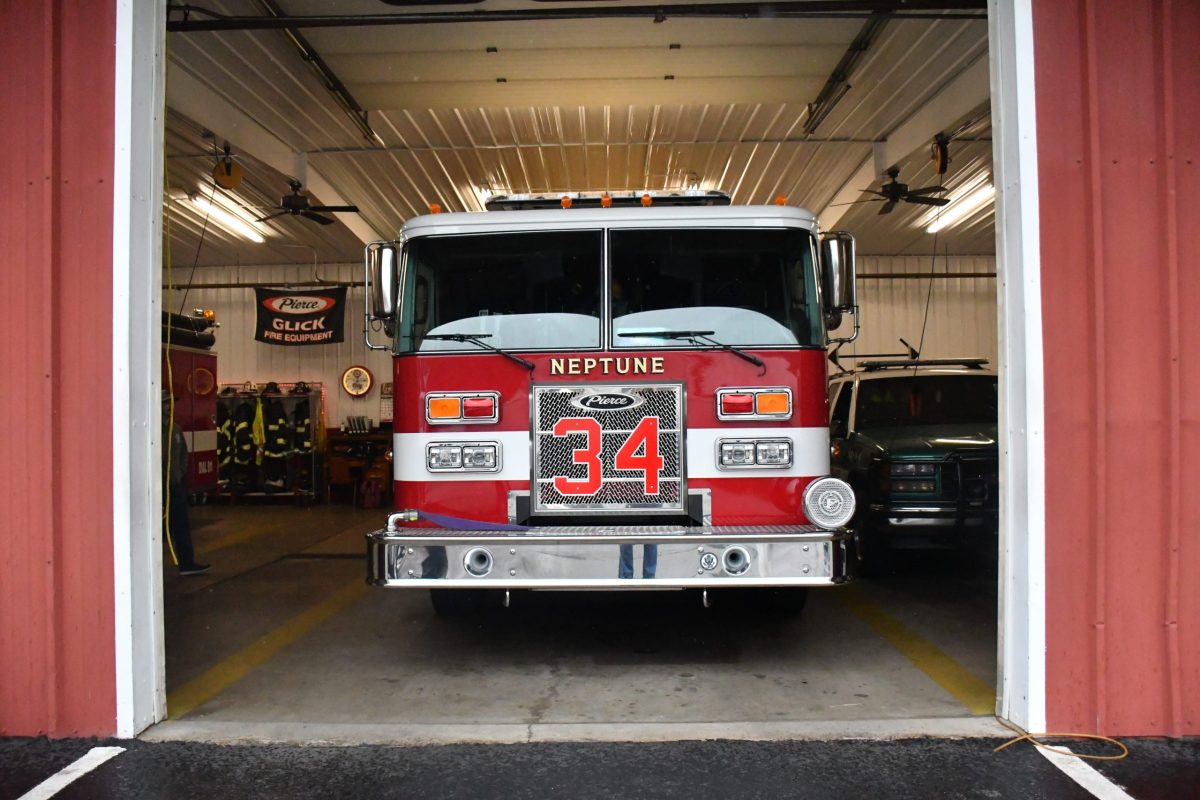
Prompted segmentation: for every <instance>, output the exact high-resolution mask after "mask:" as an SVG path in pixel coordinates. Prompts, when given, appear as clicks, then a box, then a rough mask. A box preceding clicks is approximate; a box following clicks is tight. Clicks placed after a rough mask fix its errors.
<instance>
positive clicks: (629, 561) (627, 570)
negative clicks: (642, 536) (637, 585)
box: [617, 544, 633, 578]
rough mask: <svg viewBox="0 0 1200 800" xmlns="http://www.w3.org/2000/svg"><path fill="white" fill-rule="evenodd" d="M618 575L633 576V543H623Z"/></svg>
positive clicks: (623, 576)
mask: <svg viewBox="0 0 1200 800" xmlns="http://www.w3.org/2000/svg"><path fill="white" fill-rule="evenodd" d="M617 577H618V578H632V577H633V545H631V544H623V545H621V560H620V562H619V563H618V564H617Z"/></svg>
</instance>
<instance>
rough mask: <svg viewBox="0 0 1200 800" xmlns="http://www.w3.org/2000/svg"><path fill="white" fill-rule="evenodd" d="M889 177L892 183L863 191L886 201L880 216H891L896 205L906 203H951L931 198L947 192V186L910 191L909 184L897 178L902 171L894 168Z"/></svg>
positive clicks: (940, 198) (925, 187) (888, 172)
mask: <svg viewBox="0 0 1200 800" xmlns="http://www.w3.org/2000/svg"><path fill="white" fill-rule="evenodd" d="M887 175H888V177H889V178H891V181H890V182H888V183H885V184H883V185H882V186H880V187H879V188H878V189H862V190H861V191H864V192H869V193H870V194H877V195H879V198H880V199H882V200H883V201H884V203H883V207H882V208H880V209H879V213H880V214H890V213H892V209H893V208H895V207H896V204H897V203H899V202H901V201H904V202H905V203H919V204H920V205H925V206H944V205H946V204H947V203H949V202H950V199H949V198H947V197H930V196H929V195H931V194H938V193H941V192H944V191H946V187H945V186H922V187H921V188H920V189H910V188H908V185H907V184H904V183H900V181H899V180H897V178H899V177H900V169H899V168H898V167H892V168H891V169H889V170H888V171H887ZM858 202H860V203H864V202H867V203H877V202H879V200H877V199H875V198H874V197H872V198H870V199H868V200H859V201H858Z"/></svg>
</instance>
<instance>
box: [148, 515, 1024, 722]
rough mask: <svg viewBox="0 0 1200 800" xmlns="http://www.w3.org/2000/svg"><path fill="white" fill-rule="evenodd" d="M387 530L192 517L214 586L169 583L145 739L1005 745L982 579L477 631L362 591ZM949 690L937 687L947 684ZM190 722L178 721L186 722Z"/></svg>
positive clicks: (984, 569) (673, 606)
mask: <svg viewBox="0 0 1200 800" xmlns="http://www.w3.org/2000/svg"><path fill="white" fill-rule="evenodd" d="M383 518H384V513H383V512H380V511H370V512H366V511H361V510H354V509H350V508H346V507H338V506H314V507H311V508H307V509H303V508H295V507H291V506H239V507H225V506H213V505H209V506H202V507H197V508H194V509H193V519H194V525H195V527H196V531H195V534H194V538H195V541H196V545H197V550H198V551H199V553H200V558H201V559H202V560H204V561H208V562H211V563H212V565H213V569H212V571H211V572H210V573H208V574H206V575H204V576H199V577H190V578H181V577H178V576H176V575H174V574H168V575H167V576H166V578H165V605H166V625H167V681H168V704H169V706H170V709H169V710H170V712H171V713H172V721H170V722H168V723H166V724H163V725H159V726H157V727H155V728H153V729H152V730H151V731H150V732H149V734H148V738H151V739H177V738H201V739H215V740H219V741H236V740H253V741H329V742H338V743H358V742H379V743H389V742H390V743H413V742H452V741H480V742H510V741H531V740H532V741H552V740H595V739H600V740H604V739H608V740H611V739H631V740H654V739H679V738H716V737H722V738H781V737H787V738H795V737H807V738H821V737H828V736H867V737H885V738H886V737H889V736H904V735H914V734H932V735H946V736H957V735H992V736H994V735H1003V734H1004V733H1006V731H1005V730H1004V729H1003V728H1000V727H999V726H998V724H997V723H996V722H995V721H994V719H993V718H992V717H991V715H990V711H989V709H990V706H991V703H992V700H993V691H992V687H994V685H995V681H996V675H995V664H996V578H995V568H994V563H992V564H991V565H990V566H989V565H988V564H987V563H984V564H967V565H964V564H963V563H962V562H961V561H959V560H955V559H950V558H945V557H940V558H928V557H921V558H916V559H914V558H909V559H907V560H906V561H905V562H903V563H902V567H901V570H900V572H899V574H898V575H897V576H895V577H892V578H888V579H883V580H877V581H861V582H859V583H857V584H855V585H854V586H852V587H839V588H834V589H827V590H817V591H814V592H812V593H811V596H810V600H809V604H808V607H807V609H805V611H804V613H803V614H802V615H801V616H799V617H796V618H791V619H777V618H776V619H758V618H753V617H750V616H749V615H747V614H746V613H744V612H738V611H736V610H731V609H728V608H726V609H721V608H719V607H717V608H713V609H707V610H706V609H704V608H702V607H701V606H700V603H699V600H698V598H697V597H696V596H695V595H693V594H685V593H678V592H677V593H661V594H660V593H653V594H651V593H644V592H636V593H612V592H603V593H585V594H561V593H532V594H528V593H527V594H521V595H515V596H514V602H513V605H512V607H511V608H509V609H508V610H501V611H498V612H496V613H492V614H488V615H485V616H483V617H479V618H475V619H468V620H447V619H442V618H439V617H437V616H435V615H434V613H433V610H432V608H431V607H430V604H429V600H428V596H427V594H426V593H425V592H423V591H405V590H383V589H369V588H367V587H365V586H364V585H363V576H364V572H365V566H364V563H363V558H362V554H363V550H364V547H363V543H362V534H363V533H364V532H365V531H367V530H370V529H371V528H374V527H378V526H379V524H380V523H381V522H382V521H383ZM947 675H950V676H951V677H950V678H949V679H948V678H947V677H946V676H947ZM181 712H182V716H181Z"/></svg>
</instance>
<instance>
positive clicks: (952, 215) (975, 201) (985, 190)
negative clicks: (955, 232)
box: [925, 183, 996, 233]
mask: <svg viewBox="0 0 1200 800" xmlns="http://www.w3.org/2000/svg"><path fill="white" fill-rule="evenodd" d="M995 197H996V189H995V187H993V186H992V184H990V183H985V184H984V185H983V186H980V187H979V188H978V189H976V190H975V191H973V192H971V193H969V194H966V195H964V196H962V197H959V198H957V199H956V200H953V201H952V202H951V203H950V205H948V206H944V207H943V208H942V213H941V214H939V215H937V217H936V218H935V219H934V220H933V221H932V222H931V223H930V225H929V227H928V228H926V229H925V232H926V233H937V232H938V231H940V230H943V229H944V228H949V227H950V226H951V225H956V224H958V223H959V222H961V221H963V220H964V219H966V218H967V217H969V216H971V215H972V214H974V213H975V212H976V211H979V210H980V209H982V208H983V207H984V206H986V205H987V204H988V203H990V202H992V200H993V199H995Z"/></svg>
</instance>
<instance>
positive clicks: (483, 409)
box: [463, 397, 496, 419]
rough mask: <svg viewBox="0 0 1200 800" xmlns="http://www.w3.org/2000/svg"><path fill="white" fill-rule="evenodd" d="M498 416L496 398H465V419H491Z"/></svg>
mask: <svg viewBox="0 0 1200 800" xmlns="http://www.w3.org/2000/svg"><path fill="white" fill-rule="evenodd" d="M494 416H496V398H494V397H465V398H463V417H464V418H468V419H472V418H479V417H483V418H485V419H486V418H489V417H494Z"/></svg>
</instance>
